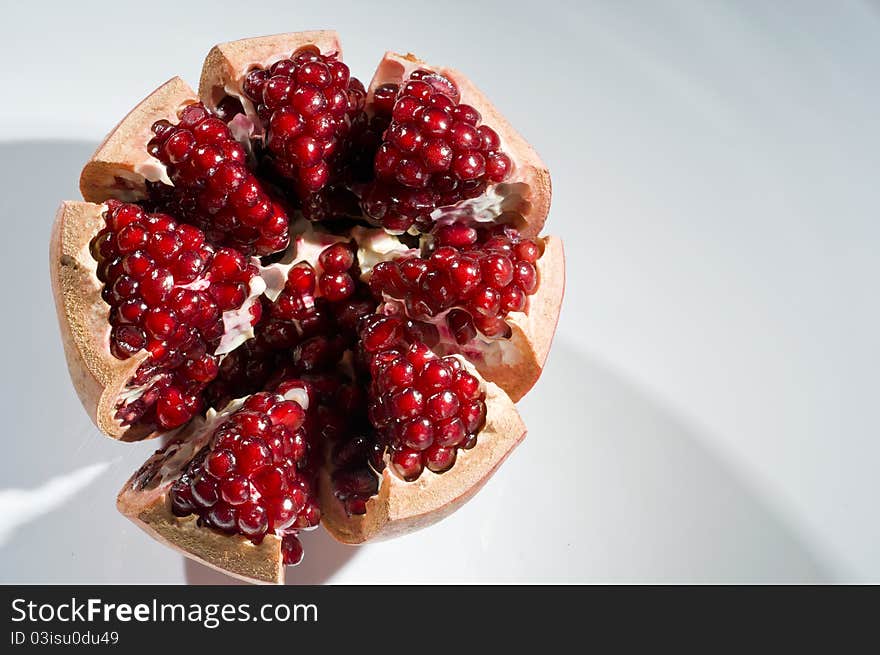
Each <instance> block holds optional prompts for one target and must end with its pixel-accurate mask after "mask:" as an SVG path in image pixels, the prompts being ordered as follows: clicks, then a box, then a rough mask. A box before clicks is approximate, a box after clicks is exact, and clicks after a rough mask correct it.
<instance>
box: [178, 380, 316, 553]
mask: <svg viewBox="0 0 880 655" xmlns="http://www.w3.org/2000/svg"><path fill="white" fill-rule="evenodd" d="M300 388H301V387H300V386H299V385H298V384H297V383H296V382H295V381H291V382H287V383H283V384H282V385H280V386H279V387H278V389H277V390H276V392H274V393H270V392H261V393H258V394H255V395H253V396H250V397H248V398H247V399H246V400H245V401H244V403H243V405H242V407H241V409H239V410H238V411H236V412H234V413H232V414H231V415H230V416H228V417H227V418H226V419H225V420H223V421H222V422H221V423H220V425H219V426H218V427H217V429H216V430H215V431H214V433H213V436H212V438H211V441H210V443H209V444H208V446H207V447H206V448H204V449H203V450H201V451H200V452H199V453H198V455H196V457H195V458H194V459H193V460H192V461H191V462H190V464H189V465H188V466H187V468H186V470H185V471H184V472H183V474H182V475H181V476H180V478H179V479H178V480H177V481H175V482H174V483H173V484H172V485H171V489H170V493H169V496H170V499H171V511H172V513H173V514H174V515H175V516H187V515H189V514H193V513H195V514H198V515H199V517H200V518H201V521H202V522H203V524H204V525H206V526H209V527H211V528H214V529H217V530H220V531H222V532H226V533H229V534H241V535H244V536H246V537H247V538H249V539H250V540H251V541H253V542H254V543H256V544H259V543H260V542H261V541H262V540H263V538H264V537H265V536H266V535H267V534H270V533H271V534H275V535H278V536H280V537H282V551H283V554H284V563H285V564H298V563H299V560H300V559H301V557H302V548H301V546H300V545H299V544H298V540H297V537H296V533H297V531H299V530H303V529H309V528H314V527H316V526H317V525H318V523H319V521H320V517H321V511H320V509H319V508H318V504H317V500H316V498H315V494H314V491H313V490H314V484H315V482H314V478H313V475H310V474H309V472H308V471H309V465H308V458H309V456H310V453H309V450H310V448H309V442H310V440H309V435H308V434H307V427H306V409H305V408H303V406H302V405H301V404H299V403H298V402H297V401H295V400H290V399H287V398H285V393H286V392H287V391H291V390H293V391H294V392H295V391H298V390H299V389H300ZM310 427H312V428H313V422H312V425H311V426H310ZM311 456H312V457H314V455H311Z"/></svg>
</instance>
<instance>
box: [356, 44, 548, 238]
mask: <svg viewBox="0 0 880 655" xmlns="http://www.w3.org/2000/svg"><path fill="white" fill-rule="evenodd" d="M413 74H415V75H416V76H417V77H419V76H423V77H424V78H425V79H424V80H418V81H425V82H428V83H429V86H430V87H431V89H432V94H436V93H437V92H440V93H441V94H444V95H445V94H446V93H451V92H452V91H451V90H447V91H443V89H444V88H445V89H449V88H450V86H451V87H454V89H455V90H456V91H457V93H458V96H459V97H458V98H455V102H456V104H457V105H458V106H459V107H461V106H462V105H464V106H466V107H465V109H462V110H459V112H458V113H456V114H455V116H453V115H452V114H450V119H451V121H452V123H453V124H454V123H456V122H462V123H464V125H466V126H467V125H469V126H470V127H476V131H477V133H478V136H479V139H478V140H477V139H474V138H473V137H474V134H473V132H472V131H471V130H470V129H468V128H467V127H459V128H457V129H456V136H457V137H458V138H457V140H456V142H457V143H459V147H460V148H463V146H464V145H465V144H467V145H468V146H470V145H471V144H472V143H473V142H474V141H478V143H479V148H470V149H468V150H467V151H464V150H462V151H461V154H465V157H463V158H462V159H460V160H458V161H459V164H458V167H454V165H453V164H450V170H449V171H447V172H444V173H439V174H433V173H432V179H433V176H434V175H438V176H439V178H440V179H445V178H444V176H448V175H451V176H452V177H455V179H456V180H457V184H458V185H459V186H458V187H456V188H457V189H458V190H459V191H461V198H460V199H458V200H457V201H456V202H455V203H454V204H444V202H445V201H443V200H440V199H438V203H439V204H435V203H433V202H431V195H430V194H429V193H427V192H429V191H432V189H431V188H430V187H429V188H427V189H414V191H419V193H407V194H404V196H403V197H404V199H405V202H406V203H424V204H423V205H422V206H423V209H422V210H420V211H417V210H412V211H411V212H410V213H411V214H413V215H422V216H424V214H425V212H426V211H428V210H429V208H433V211H430V218H431V223H433V222H437V221H439V222H451V221H456V222H465V223H469V224H472V223H485V222H490V223H491V222H504V223H512V224H513V225H514V226H515V227H516V228H517V229H519V230H520V232H521V233H522V234H523V235H524V236H527V237H535V236H537V235H538V234H539V233H540V232H541V229H542V227H543V225H544V222H545V221H546V219H547V213H548V211H549V209H550V195H551V188H550V173H549V171H548V170H547V167H546V166H545V165H544V163H543V162H542V161H541V158H540V157H539V156H538V154H537V153H536V152H535V150H534V149H533V148H532V147H531V146H530V145H529V144H528V142H527V141H526V140H525V139H523V138H522V136H521V135H520V134H519V133H518V132H517V131H516V130H515V129H514V128H513V126H512V125H511V124H510V123H509V122H508V121H507V120H506V119H505V118H504V116H503V115H502V114H501V113H500V112H499V111H498V110H497V109H496V108H495V106H494V105H493V104H492V103H491V102H490V101H489V99H488V98H487V97H486V96H485V95H484V94H483V93H482V92H481V91H480V90H479V89H478V88H477V87H476V86H475V85H474V84H473V83H472V82H471V81H470V80H469V79H468V78H467V76H465V75H463V74H462V73H460V72H459V71H456V70H453V69H450V68H444V67H439V66H431V65H429V64H427V63H426V62H424V61H421V60H419V59H418V58H416V57H415V56H414V55H411V54H409V55H400V54H397V53H393V52H388V53H386V54H385V57H383V59H382V61H381V62H380V63H379V66H378V67H377V68H376V72H375V74H374V75H373V79H372V81H371V82H370V85H369V89H368V92H367V107H368V109H369V108H372V107H377V106H378V107H387V106H388V103H389V101H388V100H387V96H388V95H389V94H388V91H387V90H388V89H390V88H395V87H396V88H398V89H400V90H401V93H402V88H403V87H404V86H405V85H406V84H407V83H408V82H409V81H410V80H411V76H412V75H413ZM444 80H445V82H444ZM420 88H421V89H422V91H421V93H424V87H421V86H420V85H417V86H416V95H419V93H420V92H419V89H420ZM453 97H454V95H453ZM441 102H443V101H441ZM410 104H411V103H410V101H406V103H405V106H404V107H403V108H401V109H400V110H399V111H402V112H403V114H402V115H403V117H404V118H405V117H406V116H407V113H406V111H405V110H406V109H407V106H408V105H410ZM468 107H469V108H471V109H472V110H473V112H472V111H471V110H470V109H467V108H468ZM453 111H454V110H453ZM424 120H428V119H427V118H426V119H424ZM428 122H430V120H428ZM474 122H476V123H477V125H473V124H472V123H474ZM437 125H438V128H439V126H440V123H437ZM483 126H487V127H486V129H482V128H483ZM390 131H391V130H389V132H390ZM419 133H420V134H421V130H420V131H419ZM409 134H410V133H409V132H408V131H407V132H406V134H397V133H395V135H394V136H395V142H397V140H398V139H399V143H400V144H402V145H403V146H406V145H407V143H408V142H409V141H408V139H407V138H404V137H408V135H409ZM412 134H413V135H414V134H415V132H413V133H412ZM446 134H447V135H448V138H447V140H448V139H451V136H450V135H449V131H448V129H447V132H446ZM484 138H485V143H484V142H483V139H484ZM386 141H389V139H388V138H387V137H386ZM392 143H393V142H392ZM483 146H485V147H486V148H485V150H484V149H483ZM404 152H405V147H404ZM436 152H438V153H440V152H441V151H440V150H437V151H436ZM443 152H445V151H443ZM453 152H454V153H455V152H456V151H455V149H454V148H453ZM489 153H498V155H497V156H493V157H490V156H489ZM392 154H393V153H392ZM478 155H479V156H478ZM502 155H503V156H502ZM455 156H457V155H454V157H455ZM454 157H453V161H455V159H454ZM481 157H482V159H481ZM505 158H506V159H505ZM404 159H406V160H408V161H409V160H411V158H410V157H409V156H405V157H404ZM490 159H491V160H492V161H491V162H490ZM508 160H509V162H510V166H509V167H508V166H507V161H508ZM393 161H394V160H393V159H392V160H391V162H393ZM401 161H403V160H401ZM436 161H437V162H438V164H439V163H442V164H443V165H444V166H445V162H446V156H445V154H443V155H442V156H439V157H437V158H436ZM493 162H494V163H493ZM376 163H377V169H378V168H381V167H382V166H383V163H382V162H380V161H379V158H378V157H377V162H376ZM406 170H410V169H409V167H407V169H406ZM481 170H483V173H482V174H481V175H480V176H479V177H480V179H481V180H482V182H483V183H478V182H476V181H475V180H474V179H471V180H468V179H466V178H469V177H471V176H472V175H476V174H477V173H479V172H480V171H481ZM490 175H491V176H490ZM502 176H503V181H502V182H500V183H496V182H495V180H497V179H501V178H502ZM447 184H449V183H448V182H447ZM378 186H379V185H377V187H378ZM471 186H475V187H480V189H481V190H480V191H479V192H476V194H475V195H472V193H473V191H472V190H471ZM382 189H392V190H394V193H400V191H399V189H409V187H405V186H399V188H398V189H396V190H395V189H394V185H390V186H385V187H382ZM382 189H380V191H379V195H378V197H377V207H376V209H371V208H370V201H371V196H370V194H366V193H365V194H364V196H363V198H362V200H363V202H362V204H363V205H364V211H365V212H366V213H367V214H369V215H372V216H376V217H377V218H378V219H379V220H383V221H384V220H386V219H385V218H384V217H379V216H378V214H379V213H381V212H382V211H383V210H386V209H388V208H392V209H393V208H394V207H396V206H398V205H399V203H400V201H399V200H396V199H395V196H394V195H391V196H390V201H389V200H386V197H385V194H384V193H383V192H382ZM445 189H446V187H441V188H439V189H437V191H438V192H439V193H440V195H442V194H443V193H444V190H445ZM450 199H451V198H450ZM408 221H409V219H408V218H405V219H404V220H402V221H401V224H402V225H405V224H406V223H407V222H408ZM419 222H421V221H419ZM429 228H430V224H428V225H421V226H420V229H421V230H422V231H427V230H428V229H429Z"/></svg>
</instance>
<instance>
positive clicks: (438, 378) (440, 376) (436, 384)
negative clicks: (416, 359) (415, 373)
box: [416, 359, 452, 393]
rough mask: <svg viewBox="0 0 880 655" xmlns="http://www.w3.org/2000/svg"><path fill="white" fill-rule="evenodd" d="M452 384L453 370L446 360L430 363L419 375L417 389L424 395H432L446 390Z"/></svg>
mask: <svg viewBox="0 0 880 655" xmlns="http://www.w3.org/2000/svg"><path fill="white" fill-rule="evenodd" d="M451 383H452V370H451V369H450V367H449V366H448V365H447V363H446V361H445V360H442V359H437V360H434V361H431V362H428V363H427V364H426V365H425V368H423V369H422V371H421V374H420V375H419V380H418V383H417V385H416V386H417V388H418V389H419V391H421V392H422V393H432V392H434V391H438V390H440V389H446V388H447V387H449V385H450V384H451Z"/></svg>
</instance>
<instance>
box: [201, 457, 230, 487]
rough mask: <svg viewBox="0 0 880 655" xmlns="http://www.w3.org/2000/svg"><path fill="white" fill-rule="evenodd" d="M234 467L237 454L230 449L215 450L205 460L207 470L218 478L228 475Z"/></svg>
mask: <svg viewBox="0 0 880 655" xmlns="http://www.w3.org/2000/svg"><path fill="white" fill-rule="evenodd" d="M234 467H235V455H234V454H232V451H230V450H218V451H215V452H213V453H211V454H210V455H209V456H208V457H207V459H206V460H205V470H206V471H207V472H208V473H210V474H211V475H212V476H214V477H215V478H217V479H221V478H224V477H226V475H227V474H228V473H229V472H230V471H231V470H232V469H233V468H234ZM221 493H222V491H221Z"/></svg>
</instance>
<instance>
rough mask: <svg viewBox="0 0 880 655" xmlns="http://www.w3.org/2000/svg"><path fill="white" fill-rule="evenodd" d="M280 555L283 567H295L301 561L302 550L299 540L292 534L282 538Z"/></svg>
mask: <svg viewBox="0 0 880 655" xmlns="http://www.w3.org/2000/svg"><path fill="white" fill-rule="evenodd" d="M281 553H282V555H283V559H284V564H285V566H296V565H297V564H299V563H300V562H301V561H302V559H303V548H302V544H301V543H300V541H299V539H297V538H296V536H294V535H292V534H288V535H285V536H284V539H282V541H281Z"/></svg>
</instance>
